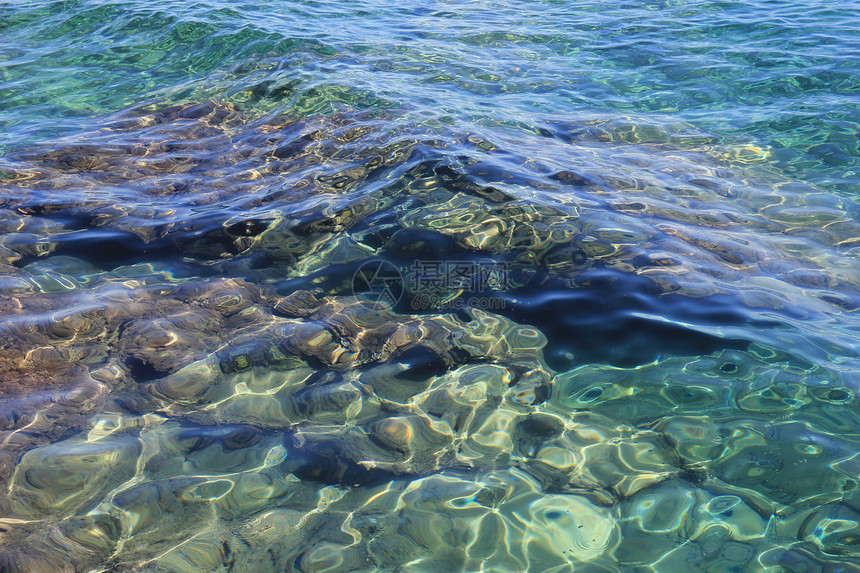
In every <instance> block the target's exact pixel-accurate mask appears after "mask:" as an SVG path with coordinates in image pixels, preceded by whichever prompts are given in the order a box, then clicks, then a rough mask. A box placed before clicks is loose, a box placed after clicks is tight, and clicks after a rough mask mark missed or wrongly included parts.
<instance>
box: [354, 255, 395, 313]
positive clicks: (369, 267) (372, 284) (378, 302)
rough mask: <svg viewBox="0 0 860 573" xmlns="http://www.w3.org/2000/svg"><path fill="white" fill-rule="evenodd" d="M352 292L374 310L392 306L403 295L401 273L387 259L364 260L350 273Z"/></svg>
mask: <svg viewBox="0 0 860 573" xmlns="http://www.w3.org/2000/svg"><path fill="white" fill-rule="evenodd" d="M352 294H354V295H356V296H359V295H360V298H363V299H364V300H365V302H364V305H365V306H367V307H368V308H372V309H374V310H378V309H380V308H382V307H385V308H390V307H393V306H394V305H395V304H397V302H398V301H399V300H400V297H402V296H403V275H401V274H400V270H399V269H398V268H397V267H395V266H394V265H392V264H391V263H389V262H388V261H383V260H379V259H376V260H372V261H367V262H364V263H362V264H361V266H360V267H358V269H357V270H356V271H355V274H354V275H352Z"/></svg>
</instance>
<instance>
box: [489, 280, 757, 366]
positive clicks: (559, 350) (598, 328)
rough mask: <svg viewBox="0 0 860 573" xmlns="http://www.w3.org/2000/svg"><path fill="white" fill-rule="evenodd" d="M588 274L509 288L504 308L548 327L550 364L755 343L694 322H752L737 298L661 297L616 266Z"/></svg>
mask: <svg viewBox="0 0 860 573" xmlns="http://www.w3.org/2000/svg"><path fill="white" fill-rule="evenodd" d="M580 279H581V280H582V281H583V282H585V281H587V282H588V283H589V286H588V287H577V288H570V286H569V284H568V283H566V282H563V281H561V280H559V279H555V278H551V277H546V276H543V277H541V276H539V275H538V276H535V277H534V278H533V279H532V282H531V283H530V284H529V285H527V286H526V287H523V288H520V289H517V290H514V291H511V292H507V293H504V294H503V295H502V297H501V298H502V300H503V301H504V307H503V308H502V309H500V310H498V311H497V312H499V313H500V314H503V315H505V316H507V317H508V318H510V319H511V320H513V321H515V322H519V323H524V324H531V325H533V326H535V327H537V328H538V329H539V330H540V331H541V332H543V333H544V334H545V335H546V336H547V339H548V343H547V347H546V350H545V356H546V359H547V362H548V364H549V365H550V366H551V367H552V368H554V369H556V370H567V369H569V368H570V367H571V366H572V365H574V364H583V363H591V362H594V363H605V364H611V365H614V366H620V367H633V366H637V365H640V364H646V363H649V362H652V361H654V360H655V359H657V358H660V357H665V356H677V355H697V354H708V353H711V352H714V351H717V350H720V349H723V348H732V349H739V350H740V349H744V348H746V347H747V346H748V342H747V341H745V340H739V339H726V338H722V337H720V336H718V335H717V334H708V333H706V332H702V331H701V330H699V329H693V328H691V327H690V326H687V325H688V324H692V325H696V326H697V327H699V328H707V327H714V330H715V332H716V327H718V326H727V325H742V324H747V323H748V322H749V321H748V319H747V317H746V315H745V313H744V312H743V309H742V307H740V306H739V303H738V302H737V301H736V300H735V299H733V298H732V297H729V296H716V295H715V296H709V297H702V298H695V299H694V298H690V297H685V296H681V295H673V294H663V295H661V294H659V293H657V292H655V289H654V285H653V283H651V282H650V281H648V280H646V279H643V278H641V277H637V276H635V275H630V274H626V273H621V272H617V271H610V270H601V271H595V272H591V273H587V274H586V275H583V276H582V277H580ZM651 317H660V318H659V319H657V318H651ZM758 326H762V325H758Z"/></svg>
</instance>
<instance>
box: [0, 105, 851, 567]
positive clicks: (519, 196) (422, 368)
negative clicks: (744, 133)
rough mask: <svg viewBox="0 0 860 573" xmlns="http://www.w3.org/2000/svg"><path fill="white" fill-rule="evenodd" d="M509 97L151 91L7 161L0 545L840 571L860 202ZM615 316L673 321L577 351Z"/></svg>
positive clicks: (845, 542) (847, 541) (743, 156)
mask: <svg viewBox="0 0 860 573" xmlns="http://www.w3.org/2000/svg"><path fill="white" fill-rule="evenodd" d="M508 127H509V128H510V129H508V130H507V131H504V130H502V131H498V132H497V134H498V136H497V137H496V138H495V139H494V140H493V141H489V139H487V138H484V137H483V136H482V135H481V134H477V133H465V134H457V133H456V132H454V131H453V130H451V129H449V128H447V127H443V126H442V125H441V124H432V123H431V122H427V123H426V124H419V123H416V122H411V121H406V120H404V119H402V118H399V117H398V116H397V115H396V114H394V112H390V111H388V112H373V113H370V112H364V113H359V112H352V111H344V112H342V113H337V114H334V115H331V116H325V117H305V118H289V117H272V116H267V117H263V118H254V117H250V116H249V115H248V114H247V113H246V112H243V111H242V110H240V109H238V108H237V107H235V106H232V105H227V104H222V103H217V102H204V103H202V104H183V105H177V106H173V107H167V108H161V109H159V108H158V107H157V106H152V105H150V106H141V107H138V108H133V109H129V110H124V111H122V112H118V113H116V114H113V115H111V116H109V117H106V118H99V120H98V124H97V125H96V127H95V128H94V129H93V130H91V131H88V132H85V133H83V134H80V135H78V136H74V137H69V138H67V139H64V140H60V141H58V142H55V143H54V144H52V145H50V146H39V147H37V148H34V149H27V150H22V151H18V152H15V153H12V154H10V155H7V156H6V157H4V158H2V160H0V178H2V179H1V180H2V195H0V291H2V297H0V380H2V384H0V482H2V484H3V486H4V489H3V490H2V493H0V569H2V570H4V571H5V570H9V571H44V572H45V573H53V572H66V571H69V572H71V571H86V570H93V569H98V568H103V569H109V570H112V571H153V572H155V571H174V572H183V573H184V572H197V571H220V570H224V568H226V567H229V568H231V570H234V571H254V572H266V571H273V572H274V571H284V570H290V571H302V572H311V571H328V572H348V571H380V570H382V571H386V570H392V571H393V570H397V571H414V572H418V571H428V572H430V571H432V572H437V571H451V572H456V571H462V572H472V571H474V572H477V571H487V570H492V571H499V572H504V571H510V572H511V573H514V572H516V573H521V572H523V571H529V572H535V573H537V572H541V573H543V572H548V571H553V572H558V573H561V572H568V571H619V570H629V569H632V568H637V567H640V568H643V570H647V569H649V568H650V569H652V570H661V569H662V570H680V569H682V568H684V567H687V565H688V564H689V563H694V565H695V567H698V568H700V569H702V570H708V569H709V568H710V569H712V570H713V569H723V570H739V571H743V570H754V568H755V567H758V566H759V565H762V566H767V567H777V566H785V567H793V566H795V565H796V566H797V567H798V568H800V569H802V568H806V569H807V570H815V569H814V568H815V567H816V566H817V565H816V564H820V563H821V562H822V559H825V558H826V559H831V558H832V559H844V561H845V567H846V568H849V569H847V570H850V567H852V566H853V565H851V560H852V559H855V558H857V556H858V554H860V549H858V547H860V544H858V540H860V535H858V533H857V527H858V525H857V524H858V523H860V517H858V515H860V514H858V511H860V510H858V509H857V507H856V505H857V503H856V501H855V497H856V495H858V494H857V492H858V491H860V488H858V487H857V475H858V473H857V472H858V471H860V470H858V462H857V460H856V459H855V458H856V457H857V455H856V451H857V449H858V445H860V444H858V443H857V440H858V437H857V435H856V431H855V430H854V429H855V428H856V427H857V426H858V420H857V419H856V418H857V416H855V410H856V392H857V390H856V388H857V379H856V368H855V366H856V364H857V358H856V357H857V352H856V350H857V348H858V347H857V343H856V336H855V337H853V338H852V337H849V336H845V335H846V333H855V334H856V329H857V328H858V325H857V323H856V316H855V315H854V314H853V310H854V309H856V308H857V304H858V301H860V298H858V291H860V285H858V281H860V275H858V270H857V269H858V266H857V264H856V262H857V257H858V254H860V251H858V248H860V245H858V243H857V237H858V236H860V226H858V224H857V222H856V220H854V219H853V218H852V216H851V214H850V213H849V212H848V211H847V210H846V209H845V208H844V206H843V205H841V204H839V201H838V200H836V199H834V198H833V196H831V195H827V194H823V193H819V192H818V191H817V190H816V189H814V188H812V187H809V186H803V185H800V184H797V183H792V182H789V181H785V180H784V179H780V178H779V177H777V176H776V175H774V174H772V173H770V172H768V171H766V170H765V169H763V168H760V167H757V166H756V165H748V164H747V163H748V162H751V163H755V161H756V160H757V159H758V155H757V153H758V152H757V151H756V150H754V149H751V148H738V149H734V150H732V149H724V148H720V147H719V146H717V145H715V144H714V143H713V142H711V141H709V140H708V139H707V138H705V137H702V136H697V135H696V134H692V135H691V134H685V133H684V132H683V129H680V130H678V129H675V128H674V127H672V128H667V127H666V126H661V125H653V124H648V123H647V122H645V123H640V124H637V123H635V122H633V121H627V120H622V119H615V120H607V119H601V118H581V120H579V121H577V122H560V121H557V120H553V121H547V122H546V123H545V124H543V125H540V126H524V125H518V126H508ZM503 134H507V135H506V136H505V135H503ZM505 137H507V138H508V139H505ZM514 149H516V150H517V151H516V152H514V151H513V150H514ZM106 190H109V192H106ZM379 260H382V261H385V262H386V263H388V264H390V265H391V267H392V268H393V269H395V270H396V271H397V273H399V276H398V277H395V278H396V279H397V280H398V281H399V283H398V285H399V287H401V289H402V291H403V293H402V294H403V298H397V297H394V300H388V299H383V300H380V299H374V298H373V296H371V294H372V293H371V294H368V292H359V291H358V290H356V289H355V288H354V287H355V281H354V277H355V276H356V273H357V270H358V269H360V268H362V265H363V264H365V263H367V262H368V261H379ZM416 262H417V263H422V262H423V263H434V262H435V263H443V262H456V263H459V264H460V265H461V267H462V268H463V269H465V273H464V274H461V275H459V276H458V281H457V282H456V283H450V282H446V281H445V280H442V282H438V281H437V282H435V283H432V284H417V286H416V283H422V282H423V283H427V282H428V281H426V280H425V279H426V277H424V276H421V275H420V273H421V272H424V271H426V269H425V270H424V271H422V270H421V268H419V267H420V265H416V264H415V263H416ZM466 263H469V264H466ZM493 265H495V266H493ZM487 268H492V269H496V270H498V271H499V272H500V274H495V275H492V276H489V275H487V276H484V275H480V276H479V273H480V272H483V271H484V270H486V269H487ZM437 278H438V277H437ZM445 278H447V277H443V279H445ZM491 279H492V280H491ZM542 284H546V285H552V286H553V289H556V290H552V291H550V290H546V291H542V290H541V289H540V285H542ZM613 285H614V286H613ZM628 286H629V287H630V288H628ZM353 291H355V292H353ZM622 291H623V292H622ZM470 294H475V295H476V296H477V295H480V296H481V297H483V298H482V299H481V300H496V301H501V302H503V303H504V304H503V305H501V307H493V308H491V309H481V308H478V307H476V306H474V305H469V304H466V305H465V306H461V307H458V306H457V305H456V304H455V303H457V302H460V301H463V299H466V298H468V296H469V295H470ZM421 297H424V298H421ZM720 297H724V298H720ZM479 298H480V297H479ZM725 298H729V299H731V300H732V301H734V302H735V303H737V308H736V309H734V311H733V312H734V314H731V313H727V312H723V311H722V308H723V307H721V306H720V304H722V303H721V302H720V301H723V300H725ZM655 300H659V301H665V302H666V304H667V311H666V315H665V316H664V315H655V314H654V313H652V312H650V309H652V308H653V306H649V305H652V304H653V301H655ZM690 301H696V302H698V303H701V304H700V305H699V306H696V307H695V308H696V310H695V311H694V310H691V309H692V308H693V305H691V304H689V302H690ZM416 303H418V304H416ZM613 305H614V306H613ZM670 308H671V311H672V312H674V313H675V314H674V315H671V316H670V315H669V309H670ZM535 309H538V310H535ZM546 309H549V311H550V312H547V311H546ZM700 309H705V310H700ZM738 309H739V310H738ZM697 313H698V314H697ZM621 315H623V316H624V317H625V318H626V319H628V320H629V322H627V323H625V324H637V325H642V324H645V325H648V326H649V327H651V328H653V329H654V330H653V332H664V333H669V334H666V335H665V336H666V337H675V338H683V337H685V336H688V337H689V338H690V339H692V342H690V344H688V345H687V346H684V347H683V348H684V349H689V350H690V351H689V352H687V351H685V352H676V353H673V352H667V353H666V355H665V356H662V355H661V356H658V357H655V358H654V359H653V361H650V360H649V361H644V362H643V363H636V364H632V365H630V364H604V363H602V361H600V362H595V361H589V360H587V359H582V358H581V357H580V356H579V354H578V353H580V351H581V349H582V348H583V347H584V345H583V346H582V347H576V346H575V345H574V344H573V343H572V342H570V341H573V340H576V339H577V337H590V338H593V340H591V341H590V342H589V344H590V345H591V346H593V347H602V348H610V347H612V346H613V345H615V344H619V345H620V344H621V342H620V341H618V340H616V339H615V338H614V333H617V332H619V330H622V329H616V330H614V331H608V330H601V329H599V328H597V327H594V326H593V324H590V323H589V322H588V320H586V317H591V319H594V320H597V319H602V320H604V321H607V322H610V321H611V320H613V319H614V318H617V317H618V316H621ZM667 316H668V317H669V318H666V317H667ZM595 317H596V318H595ZM634 319H635V320H634ZM669 323H670V324H669ZM667 324H669V325H668V326H667ZM538 325H541V326H542V327H543V326H544V325H545V326H547V327H552V328H551V330H552V331H551V332H549V331H548V332H542V328H539V327H538ZM748 325H755V326H756V328H748ZM742 327H743V328H742ZM759 327H760V328H759ZM574 329H576V330H577V332H576V333H573V332H570V331H571V330H574ZM659 329H662V330H659ZM548 330H549V329H548ZM651 332H652V331H649V330H647V329H643V332H642V333H640V334H641V335H642V336H646V337H647V336H648V335H649V333H651ZM607 333H610V334H611V335H610V334H607ZM697 336H698V337H699V338H696V337H697ZM705 339H706V343H705V342H701V343H699V342H698V341H700V340H705ZM565 344H568V345H569V347H568V346H565ZM697 344H698V346H697ZM550 348H552V353H553V356H552V357H553V360H552V361H550V360H549V359H548V354H549V350H550ZM697 350H699V351H697ZM606 352H607V353H606V355H607V356H608V355H610V353H609V350H607V351H606ZM559 356H567V357H566V358H565V359H564V360H566V362H563V361H561V360H560V359H559ZM558 364H563V367H558ZM682 547H683V549H681V548H682ZM69 555H72V556H73V558H72V559H71V561H70V559H69ZM691 567H692V566H691Z"/></svg>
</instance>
